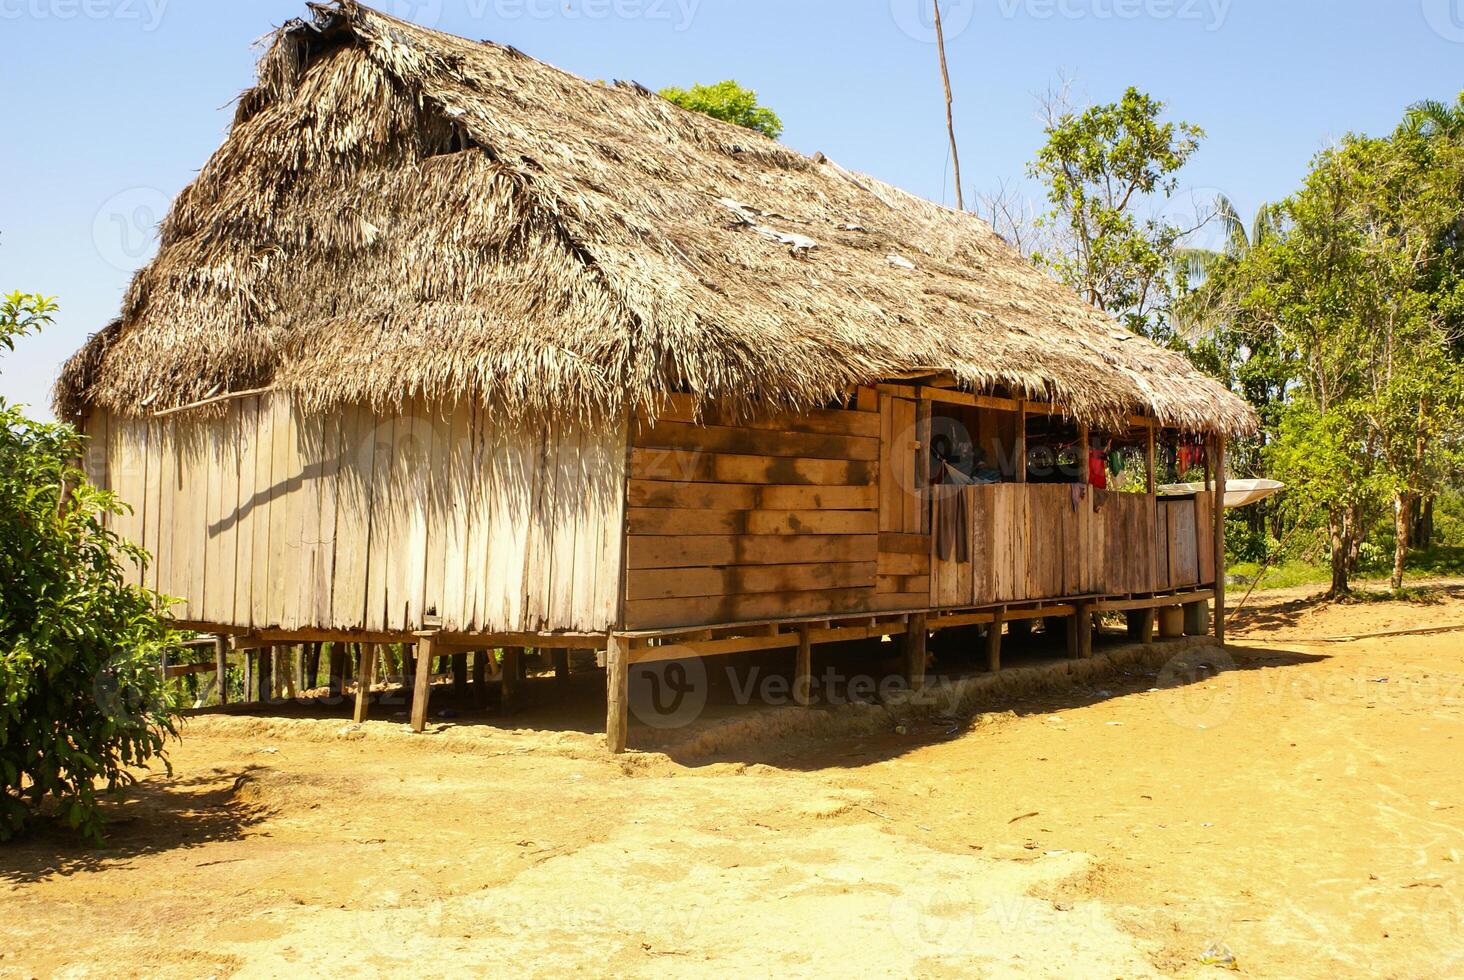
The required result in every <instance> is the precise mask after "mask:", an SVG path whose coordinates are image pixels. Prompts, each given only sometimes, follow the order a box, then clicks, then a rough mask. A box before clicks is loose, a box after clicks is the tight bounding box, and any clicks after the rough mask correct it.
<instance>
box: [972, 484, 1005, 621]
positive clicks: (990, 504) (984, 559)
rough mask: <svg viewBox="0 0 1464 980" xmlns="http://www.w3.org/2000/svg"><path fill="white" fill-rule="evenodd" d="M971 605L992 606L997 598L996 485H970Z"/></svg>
mask: <svg viewBox="0 0 1464 980" xmlns="http://www.w3.org/2000/svg"><path fill="white" fill-rule="evenodd" d="M967 493H968V494H969V497H970V501H971V539H972V540H971V571H972V583H971V604H972V605H975V606H985V605H990V604H991V603H993V602H995V601H996V597H997V585H996V567H997V563H998V560H999V559H998V557H997V556H998V551H999V548H1000V544H999V542H997V540H996V498H997V488H996V487H995V486H983V487H971V488H970V489H969V490H968V491H967Z"/></svg>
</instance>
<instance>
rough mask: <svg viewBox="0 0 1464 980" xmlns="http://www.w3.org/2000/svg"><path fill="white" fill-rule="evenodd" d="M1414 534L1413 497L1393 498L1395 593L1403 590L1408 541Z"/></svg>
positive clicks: (1406, 494)
mask: <svg viewBox="0 0 1464 980" xmlns="http://www.w3.org/2000/svg"><path fill="white" fill-rule="evenodd" d="M1412 533H1413V495H1412V494H1411V493H1400V494H1398V495H1397V496H1396V497H1394V498H1393V538H1394V544H1393V591H1394V592H1397V591H1399V590H1400V589H1402V588H1403V566H1404V565H1405V564H1406V563H1407V562H1408V541H1409V538H1410V537H1411V536H1412Z"/></svg>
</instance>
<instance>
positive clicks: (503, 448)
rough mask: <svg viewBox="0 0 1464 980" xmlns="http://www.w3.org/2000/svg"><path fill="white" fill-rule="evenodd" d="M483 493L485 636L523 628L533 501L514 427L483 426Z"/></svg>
mask: <svg viewBox="0 0 1464 980" xmlns="http://www.w3.org/2000/svg"><path fill="white" fill-rule="evenodd" d="M486 447H487V464H488V465H487V471H488V475H489V477H488V480H487V489H488V492H489V503H490V505H491V513H492V517H491V519H490V521H489V527H488V536H487V545H488V549H487V571H486V575H485V584H484V594H485V606H486V613H485V617H486V618H485V619H484V621H483V623H482V624H481V626H482V628H483V629H485V630H490V631H502V632H517V631H519V630H521V629H523V620H524V616H523V608H524V600H523V595H524V572H525V562H524V552H525V550H526V549H527V546H528V527H529V512H530V509H531V501H532V500H533V497H534V475H535V467H534V465H533V459H534V457H533V455H532V443H531V442H530V440H529V439H528V438H527V436H526V435H525V434H524V433H523V432H522V430H521V429H520V428H519V427H518V426H516V425H504V424H501V423H499V422H496V421H495V424H492V425H491V426H489V427H488V431H487V439H486Z"/></svg>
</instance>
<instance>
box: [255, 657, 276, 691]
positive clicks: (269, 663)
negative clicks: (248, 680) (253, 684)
mask: <svg viewBox="0 0 1464 980" xmlns="http://www.w3.org/2000/svg"><path fill="white" fill-rule="evenodd" d="M255 656H256V657H257V658H258V668H257V669H256V670H255V673H256V674H258V675H259V700H260V702H261V703H263V704H269V703H270V702H271V700H272V699H273V696H274V647H264V648H263V649H261V650H257V651H256V652H255Z"/></svg>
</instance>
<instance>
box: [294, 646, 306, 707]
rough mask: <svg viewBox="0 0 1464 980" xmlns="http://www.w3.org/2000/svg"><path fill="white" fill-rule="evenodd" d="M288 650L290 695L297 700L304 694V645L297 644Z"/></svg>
mask: <svg viewBox="0 0 1464 980" xmlns="http://www.w3.org/2000/svg"><path fill="white" fill-rule="evenodd" d="M290 650H291V653H290V660H291V663H290V668H291V670H290V694H291V696H293V697H297V698H298V697H299V696H300V695H302V694H304V693H305V644H303V643H302V644H298V645H296V646H293V647H291V648H290Z"/></svg>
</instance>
